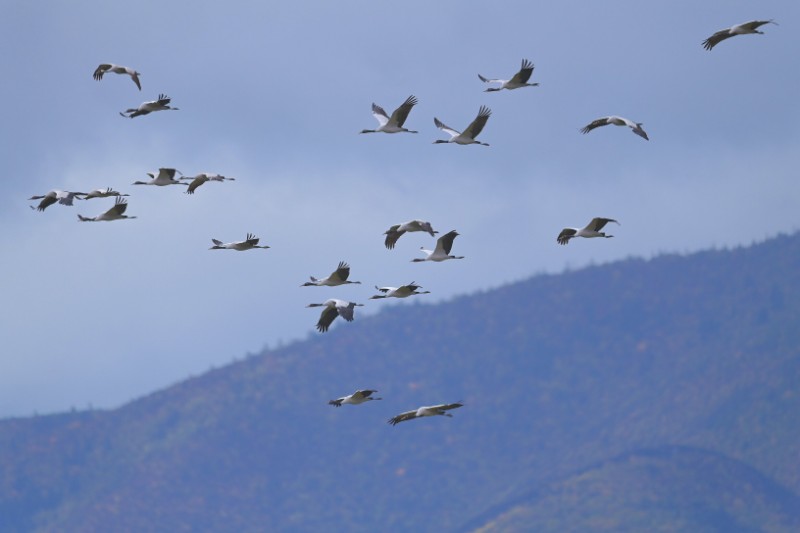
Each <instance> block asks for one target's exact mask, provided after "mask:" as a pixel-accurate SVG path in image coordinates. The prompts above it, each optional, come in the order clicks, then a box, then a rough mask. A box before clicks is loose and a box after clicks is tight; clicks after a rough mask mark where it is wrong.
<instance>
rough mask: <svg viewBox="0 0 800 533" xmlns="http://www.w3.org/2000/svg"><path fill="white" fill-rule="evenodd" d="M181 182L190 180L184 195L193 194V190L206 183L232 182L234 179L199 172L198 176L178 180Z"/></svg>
mask: <svg viewBox="0 0 800 533" xmlns="http://www.w3.org/2000/svg"><path fill="white" fill-rule="evenodd" d="M180 179H181V180H191V182H190V183H189V188H188V189H186V194H194V191H195V189H197V188H198V187H199V186H201V185H202V184H204V183H206V182H207V181H220V182H222V181H226V180H227V181H234V180H236V178H227V177H225V176H223V175H221V174H209V173H207V172H201V173H200V174H198V175H196V176H192V177H189V176H187V177H183V178H180Z"/></svg>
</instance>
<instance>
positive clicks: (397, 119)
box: [389, 94, 417, 128]
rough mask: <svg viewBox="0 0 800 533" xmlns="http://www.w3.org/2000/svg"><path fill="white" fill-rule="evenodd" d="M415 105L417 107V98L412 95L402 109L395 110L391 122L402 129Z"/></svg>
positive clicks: (402, 105)
mask: <svg viewBox="0 0 800 533" xmlns="http://www.w3.org/2000/svg"><path fill="white" fill-rule="evenodd" d="M415 105H417V97H416V96H414V95H413V94H412V95H411V96H409V97H408V98H406V101H405V102H403V103H402V104H401V105H400V107H398V108H397V109H395V110H394V113H392V116H391V118H390V119H389V121H390V122H393V123H395V124H397V125H398V126H399V127H401V128H402V127H403V124H405V122H406V119H407V118H408V114H409V113H410V112H411V108H412V107H414V106H415Z"/></svg>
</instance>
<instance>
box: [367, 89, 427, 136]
mask: <svg viewBox="0 0 800 533" xmlns="http://www.w3.org/2000/svg"><path fill="white" fill-rule="evenodd" d="M416 104H417V97H416V96H414V95H413V94H412V95H411V96H409V97H408V98H406V101H405V102H403V103H402V104H401V105H400V107H398V108H397V109H395V110H394V113H392V116H391V117H390V116H389V115H387V114H386V111H385V110H384V109H383V108H382V107H381V106H379V105H378V104H375V103H373V104H372V115H373V116H374V117H375V120H377V121H378V124H379V126H378V129H374V130H361V133H379V132H383V133H400V132H407V133H417V132H416V131H414V130H409V129H406V128H404V127H403V124H405V122H406V119H407V118H408V114H409V113H410V112H411V108H412V107H414V106H415V105H416Z"/></svg>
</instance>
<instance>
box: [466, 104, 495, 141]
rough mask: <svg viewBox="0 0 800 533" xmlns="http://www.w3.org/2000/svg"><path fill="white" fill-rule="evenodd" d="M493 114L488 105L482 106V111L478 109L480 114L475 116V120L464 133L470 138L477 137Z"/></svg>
mask: <svg viewBox="0 0 800 533" xmlns="http://www.w3.org/2000/svg"><path fill="white" fill-rule="evenodd" d="M491 115H492V110H491V109H489V108H488V107H486V106H485V105H483V106H481V108H480V111H478V116H477V117H475V120H473V121H472V123H471V124H470V125H469V126H467V129H466V130H464V135H465V136H467V137H469V138H470V139H474V138H475V137H477V136H478V135H479V134H480V132H481V131H483V127H484V126H486V121H488V120H489V117H490V116H491Z"/></svg>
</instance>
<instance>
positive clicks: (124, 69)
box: [92, 63, 142, 91]
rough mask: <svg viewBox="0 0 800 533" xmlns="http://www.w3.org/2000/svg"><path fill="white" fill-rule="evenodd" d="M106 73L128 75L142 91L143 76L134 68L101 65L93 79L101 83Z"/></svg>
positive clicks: (110, 64) (109, 64) (107, 64)
mask: <svg viewBox="0 0 800 533" xmlns="http://www.w3.org/2000/svg"><path fill="white" fill-rule="evenodd" d="M106 72H113V73H114V74H127V75H128V76H130V77H131V79H132V80H133V83H135V84H136V86H137V87H138V88H139V90H140V91H141V90H142V84H141V83H139V76H141V74H139V73H138V72H136V71H135V70H133V69H132V68H129V67H123V66H121V65H114V64H112V63H101V64H100V66H99V67H97V68H96V69H95V71H94V74H92V77H93V78H94V79H96V80H97V81H100V80H102V79H103V74H105V73H106Z"/></svg>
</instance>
